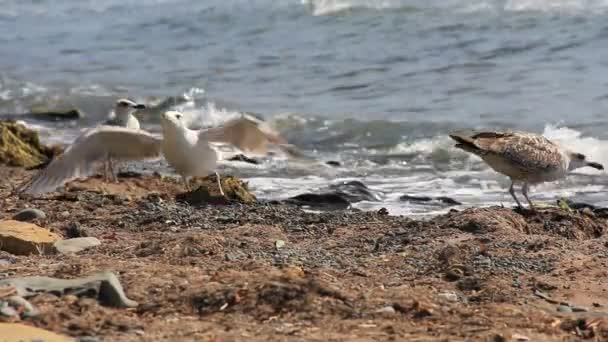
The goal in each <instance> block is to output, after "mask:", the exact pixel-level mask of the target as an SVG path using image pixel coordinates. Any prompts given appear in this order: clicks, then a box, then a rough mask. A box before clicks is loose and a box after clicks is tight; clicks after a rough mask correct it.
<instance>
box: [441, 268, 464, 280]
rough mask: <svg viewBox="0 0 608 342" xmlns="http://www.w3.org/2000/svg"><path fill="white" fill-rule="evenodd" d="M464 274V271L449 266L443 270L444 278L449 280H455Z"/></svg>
mask: <svg viewBox="0 0 608 342" xmlns="http://www.w3.org/2000/svg"><path fill="white" fill-rule="evenodd" d="M463 276H464V272H463V271H462V270H461V269H459V268H450V269H448V270H447V271H446V272H445V278H446V279H447V280H450V281H456V280H458V279H460V278H462V277H463Z"/></svg>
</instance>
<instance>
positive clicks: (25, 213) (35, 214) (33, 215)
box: [13, 208, 46, 222]
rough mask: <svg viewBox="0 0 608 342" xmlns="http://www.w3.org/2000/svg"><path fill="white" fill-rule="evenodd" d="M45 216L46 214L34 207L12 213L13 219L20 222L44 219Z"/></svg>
mask: <svg viewBox="0 0 608 342" xmlns="http://www.w3.org/2000/svg"><path fill="white" fill-rule="evenodd" d="M45 218H46V214H45V213H44V211H42V210H39V209H34V208H27V209H23V210H21V211H20V212H18V213H16V214H15V215H13V220H16V221H22V222H29V221H34V220H38V219H45Z"/></svg>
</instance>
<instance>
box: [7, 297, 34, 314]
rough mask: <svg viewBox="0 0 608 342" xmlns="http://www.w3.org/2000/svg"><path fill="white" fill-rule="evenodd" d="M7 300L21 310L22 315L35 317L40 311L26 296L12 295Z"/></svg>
mask: <svg viewBox="0 0 608 342" xmlns="http://www.w3.org/2000/svg"><path fill="white" fill-rule="evenodd" d="M5 301H6V302H7V303H8V304H9V305H10V306H12V307H13V308H15V309H18V310H19V311H21V316H22V317H34V316H37V315H38V314H39V313H40V312H39V311H38V310H37V309H36V308H34V306H33V305H32V304H31V303H30V302H28V301H27V300H26V299H25V298H23V297H20V296H10V297H8V298H6V299H5Z"/></svg>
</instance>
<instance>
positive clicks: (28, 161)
mask: <svg viewBox="0 0 608 342" xmlns="http://www.w3.org/2000/svg"><path fill="white" fill-rule="evenodd" d="M54 153H55V152H54V151H53V149H51V148H48V147H46V146H44V145H42V144H41V143H40V140H39V138H38V133H37V132H35V131H33V130H30V129H28V128H26V127H25V126H23V125H21V124H17V123H15V122H14V121H2V122H0V163H2V164H6V165H8V166H19V167H33V166H36V165H39V164H41V163H43V162H45V161H46V160H48V159H49V158H52V156H53V155H54Z"/></svg>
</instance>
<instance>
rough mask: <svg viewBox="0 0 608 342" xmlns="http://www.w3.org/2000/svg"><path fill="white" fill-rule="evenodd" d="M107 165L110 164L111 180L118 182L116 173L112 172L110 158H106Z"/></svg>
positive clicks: (112, 165) (112, 167)
mask: <svg viewBox="0 0 608 342" xmlns="http://www.w3.org/2000/svg"><path fill="white" fill-rule="evenodd" d="M108 165H110V173H111V174H112V181H113V182H114V183H118V177H116V173H115V172H114V164H113V163H112V158H111V157H110V158H108Z"/></svg>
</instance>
